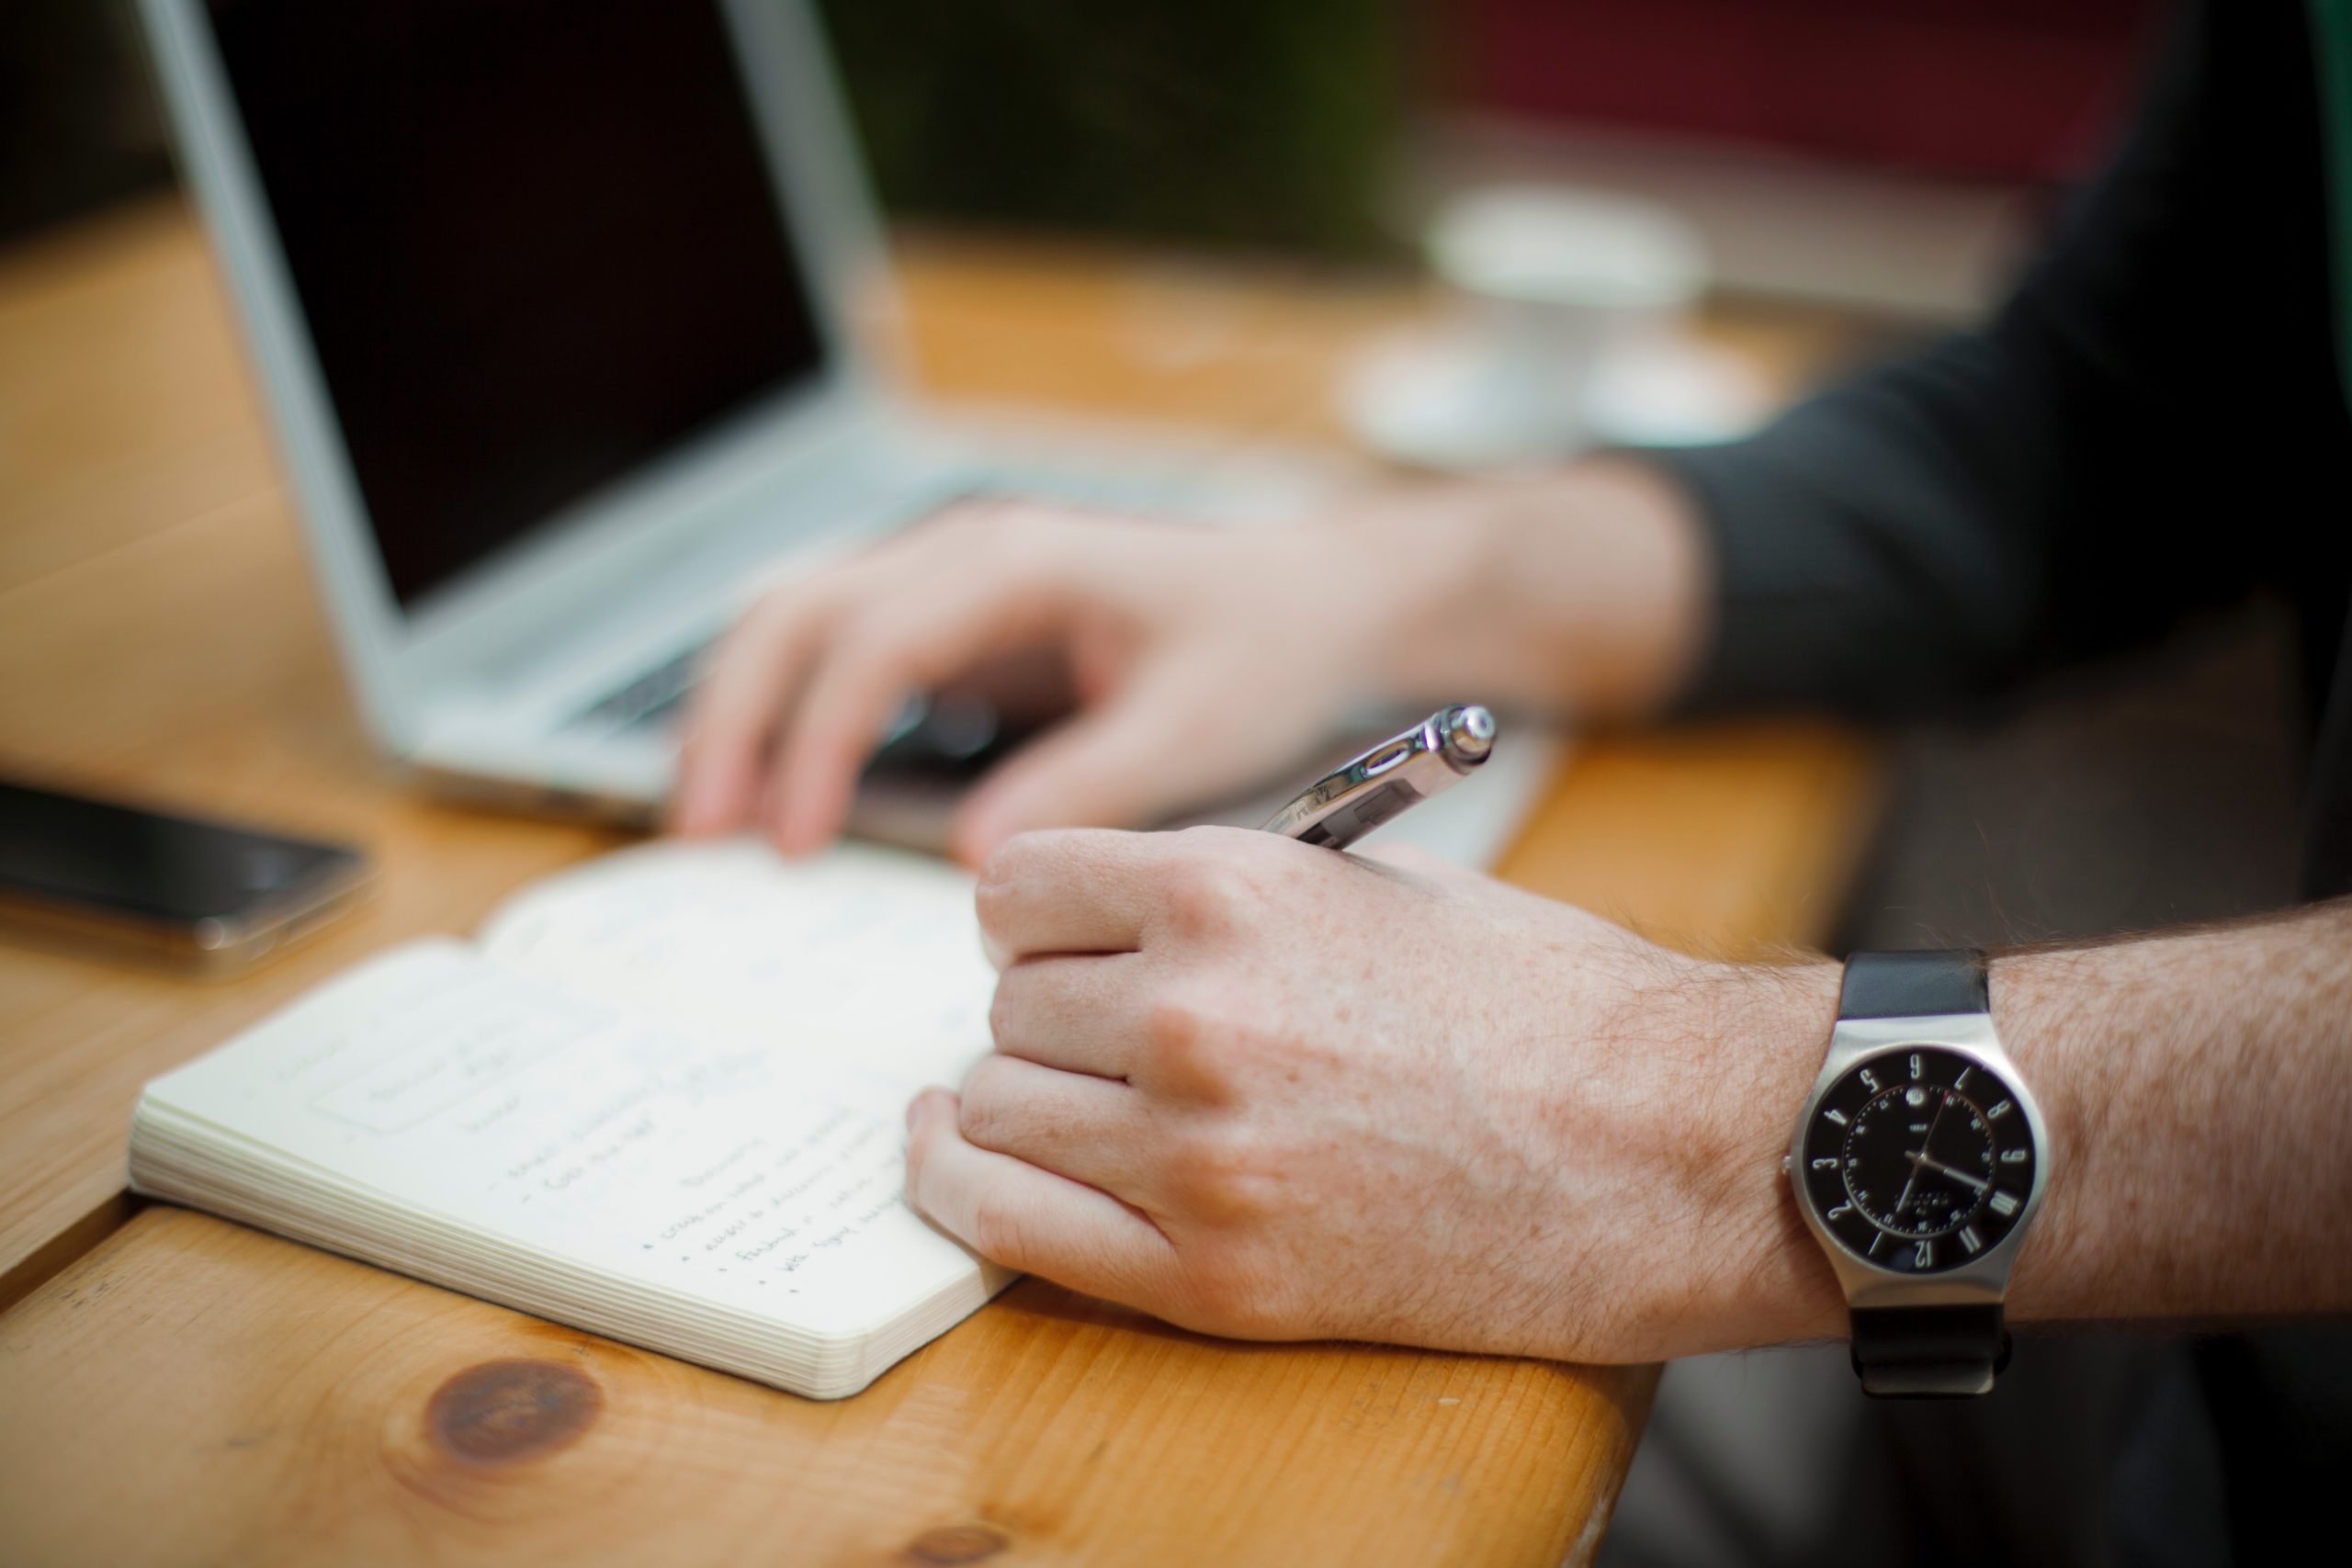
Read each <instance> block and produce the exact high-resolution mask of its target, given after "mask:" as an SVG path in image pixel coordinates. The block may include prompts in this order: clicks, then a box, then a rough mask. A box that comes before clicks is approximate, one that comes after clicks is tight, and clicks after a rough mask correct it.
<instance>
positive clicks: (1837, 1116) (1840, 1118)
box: [1823, 1111, 1846, 1127]
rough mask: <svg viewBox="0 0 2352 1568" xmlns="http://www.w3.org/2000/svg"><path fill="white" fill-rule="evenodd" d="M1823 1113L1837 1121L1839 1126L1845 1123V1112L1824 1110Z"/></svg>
mask: <svg viewBox="0 0 2352 1568" xmlns="http://www.w3.org/2000/svg"><path fill="white" fill-rule="evenodd" d="M1823 1114H1824V1115H1826V1116H1827V1117H1828V1118H1829V1119H1830V1120H1831V1121H1832V1122H1837V1123H1838V1125H1839V1126H1840V1127H1843V1126H1844V1125H1845V1124H1846V1113H1845V1112H1844V1111H1824V1112H1823Z"/></svg>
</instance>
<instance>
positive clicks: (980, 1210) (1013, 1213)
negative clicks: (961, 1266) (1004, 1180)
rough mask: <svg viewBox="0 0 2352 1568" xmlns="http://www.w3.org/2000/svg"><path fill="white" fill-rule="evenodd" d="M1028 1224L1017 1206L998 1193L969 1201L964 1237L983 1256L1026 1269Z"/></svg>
mask: <svg viewBox="0 0 2352 1568" xmlns="http://www.w3.org/2000/svg"><path fill="white" fill-rule="evenodd" d="M1028 1231H1029V1225H1028V1222H1027V1217H1026V1215H1025V1214H1024V1213H1023V1210H1022V1207H1021V1205H1020V1204H1019V1203H1018V1202H1017V1201H1014V1200H1012V1199H1011V1198H1008V1197H1006V1196H1005V1195H1004V1194H1002V1193H1001V1192H982V1193H980V1194H979V1195H978V1197H976V1198H975V1199H974V1200H973V1201H972V1234H971V1235H967V1236H966V1237H965V1238H964V1239H965V1240H967V1241H968V1242H970V1243H971V1244H972V1247H973V1249H974V1250H975V1251H977V1252H978V1253H979V1254H980V1255H981V1256H982V1257H983V1258H989V1259H991V1260H993V1261H995V1262H998V1263H1002V1264H1005V1265H1007V1266H1008V1267H1010V1268H1014V1269H1022V1270H1023V1272H1027V1271H1029V1265H1030V1262H1031V1256H1030V1250H1029V1235H1028Z"/></svg>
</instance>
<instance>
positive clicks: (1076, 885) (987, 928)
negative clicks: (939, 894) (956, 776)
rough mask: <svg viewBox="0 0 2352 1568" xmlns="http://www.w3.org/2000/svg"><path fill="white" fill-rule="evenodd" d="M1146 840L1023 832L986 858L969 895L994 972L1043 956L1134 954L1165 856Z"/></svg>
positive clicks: (1080, 832) (1105, 833) (1092, 832)
mask: <svg viewBox="0 0 2352 1568" xmlns="http://www.w3.org/2000/svg"><path fill="white" fill-rule="evenodd" d="M1158 840H1159V835H1155V834H1150V833H1121V832H1114V831H1111V830H1109V829H1100V828H1061V829H1051V830H1048V831H1045V832H1037V833H1023V835H1021V837H1019V838H1017V839H1014V840H1011V841H1009V842H1008V843H1006V844H1005V845H1004V846H1003V847H1002V848H1001V849H999V850H998V851H997V852H996V853H994V854H992V855H990V856H989V861H988V864H987V865H985V866H984V867H982V868H981V871H980V883H979V888H978V893H977V894H976V896H975V906H976V908H978V911H979V919H980V940H981V942H983V943H984V944H985V945H986V947H987V949H988V952H989V958H990V959H991V960H992V961H993V962H994V963H995V964H997V966H998V967H999V968H1002V967H1003V966H1004V965H1006V964H1011V963H1012V962H1014V961H1015V960H1017V959H1022V958H1026V957H1030V956H1032V955H1034V954H1037V953H1132V952H1134V951H1135V950H1136V948H1137V947H1139V946H1140V945H1142V942H1143V931H1144V927H1145V925H1146V924H1147V923H1148V921H1149V920H1150V919H1151V915H1152V901H1153V897H1154V893H1153V889H1154V886H1155V884H1156V881H1157V878H1156V877H1155V876H1154V872H1155V870H1156V869H1157V867H1158V866H1159V863H1160V861H1161V860H1162V858H1163V857H1164V854H1165V851H1164V850H1163V849H1162V848H1161V847H1160V845H1159V841H1158Z"/></svg>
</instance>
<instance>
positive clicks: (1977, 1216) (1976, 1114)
mask: <svg viewBox="0 0 2352 1568" xmlns="http://www.w3.org/2000/svg"><path fill="white" fill-rule="evenodd" d="M1800 1157H1801V1158H1802V1160H1803V1162H1804V1163H1803V1165H1802V1166H1801V1168H1799V1169H1798V1170H1797V1172H1796V1176H1797V1179H1799V1180H1801V1181H1803V1182H1804V1185H1805V1190H1806V1192H1807V1193H1808V1194H1809V1195H1810V1196H1811V1197H1812V1199H1813V1205H1814V1212H1815V1213H1817V1214H1819V1215H1820V1216H1821V1218H1822V1220H1823V1221H1824V1222H1825V1223H1826V1224H1827V1225H1828V1227H1829V1232H1830V1234H1831V1235H1834V1236H1836V1237H1837V1238H1838V1241H1839V1242H1840V1243H1842V1244H1843V1245H1844V1246H1845V1247H1846V1249H1847V1250H1848V1251H1849V1252H1851V1253H1852V1254H1853V1255H1854V1256H1855V1257H1857V1258H1861V1259H1863V1260H1864V1261H1866V1262H1869V1263H1872V1264H1875V1265H1877V1266H1878V1267H1880V1268H1882V1269H1893V1270H1894V1271H1895V1272H1897V1273H1904V1274H1937V1273H1941V1272H1943V1271H1944V1270H1946V1269H1958V1268H1961V1267H1962V1266H1964V1265H1965V1264H1967V1263H1968V1262H1969V1261H1971V1260H1972V1259H1973V1258H1976V1257H1977V1256H1978V1255H1979V1254H1981V1253H1983V1252H1985V1251H1987V1250H1989V1249H1990V1248H1992V1247H1996V1246H1998V1245H1999V1244H2000V1242H2001V1240H2002V1238H2003V1237H2005V1236H2007V1235H2008V1234H2009V1232H2010V1231H2012V1230H2013V1229H2015V1228H2016V1227H2017V1223H2018V1219H2019V1218H2020V1217H2021V1216H2022V1215H2023V1214H2024V1213H2025V1204H2026V1200H2027V1199H2028V1198H2029V1197H2030V1196H2031V1194H2032V1192H2033V1177H2034V1162H2035V1161H2036V1160H2038V1159H2039V1158H2040V1157H2041V1151H2040V1150H2039V1149H2037V1148H2035V1147H2034V1143H2033V1128H2032V1127H2031V1125H2030V1123H2029V1122H2028V1121H2027V1118H2026V1113H2025V1111H2024V1109H2023V1108H2022V1107H2021V1106H2020V1105H2019V1104H2018V1096H2017V1092H2016V1090H2014V1089H2011V1088H2010V1087H2009V1085H2008V1084H2007V1083H2006V1082H2004V1081H2003V1080H2002V1079H2001V1077H1999V1076H1998V1075H1997V1074H1996V1073H1994V1072H1992V1071H1991V1070H1990V1069H1988V1068H1987V1067H1985V1065H1984V1064H1983V1063H1981V1062H1978V1061H1975V1060H1973V1058H1971V1057H1968V1056H1964V1055H1961V1054H1960V1053H1958V1052H1956V1051H1947V1050H1942V1049H1939V1047H1936V1046H1933V1045H1898V1046H1895V1047H1894V1048H1892V1049H1890V1050H1887V1051H1884V1052H1881V1053H1879V1054H1877V1055H1872V1056H1870V1057H1868V1058H1866V1059H1864V1060H1863V1061H1862V1062H1860V1064H1858V1065H1857V1066H1854V1067H1852V1068H1850V1069H1849V1071H1848V1072H1847V1073H1846V1075H1845V1076H1844V1077H1841V1078H1839V1079H1838V1081H1837V1082H1836V1083H1835V1084H1833V1085H1831V1086H1830V1089H1829V1092H1828V1093H1827V1094H1826V1095H1824V1096H1822V1098H1821V1100H1820V1101H1819V1102H1818V1103H1817V1104H1816V1105H1815V1107H1814V1110H1813V1118H1812V1121H1811V1122H1809V1123H1808V1124H1807V1126H1806V1127H1805V1132H1804V1153H1803V1155H1802V1156H1800Z"/></svg>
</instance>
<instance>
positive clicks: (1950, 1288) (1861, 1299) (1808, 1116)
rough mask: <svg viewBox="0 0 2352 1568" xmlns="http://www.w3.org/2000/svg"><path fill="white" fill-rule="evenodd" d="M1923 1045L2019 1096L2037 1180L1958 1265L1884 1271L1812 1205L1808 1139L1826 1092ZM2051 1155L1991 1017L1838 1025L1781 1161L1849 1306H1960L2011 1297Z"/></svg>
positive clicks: (2029, 1093) (2037, 1110) (2037, 1109)
mask: <svg viewBox="0 0 2352 1568" xmlns="http://www.w3.org/2000/svg"><path fill="white" fill-rule="evenodd" d="M1922 1046H1924V1047H1928V1048H1932V1049H1934V1050H1938V1051H1949V1052H1951V1053H1952V1054H1953V1055H1959V1056H1965V1057H1967V1058H1969V1059H1970V1060H1972V1061H1974V1062H1976V1063H1978V1064H1979V1065H1981V1066H1983V1067H1984V1068H1985V1071H1987V1072H1989V1073H1992V1074H1994V1075H1996V1077H1999V1078H2000V1079H2001V1081H2002V1082H2004V1083H2006V1084H2007V1085H2008V1086H2009V1088H2010V1089H2011V1090H2012V1091H2013V1092H2014V1094H2015V1096H2016V1098H2017V1103H2018V1110H2019V1111H2022V1112H2024V1115H2025V1120H2026V1125H2027V1127H2028V1128H2030V1130H2031V1131H2032V1134H2033V1150H2034V1160H2033V1182H2032V1185H2031V1187H2030V1189H2029V1190H2027V1192H2026V1198H2025V1203H2024V1206H2023V1207H2022V1208H2021V1209H2020V1210H2019V1211H2018V1218H2017V1224H2014V1225H2012V1226H2011V1227H2010V1229H2009V1234H2008V1235H2005V1236H2003V1237H2002V1238H2001V1239H2000V1240H1999V1241H1998V1242H1996V1243H1995V1244H1994V1245H1993V1246H1991V1247H1987V1248H1985V1251H1984V1253H1983V1254H1982V1255H1981V1256H1979V1257H1976V1258H1971V1259H1969V1261H1968V1262H1966V1263H1964V1264H1962V1266H1961V1267H1959V1268H1957V1269H1951V1270H1950V1271H1949V1272H1946V1273H1939V1274H1928V1275H1920V1274H1913V1273H1906V1272H1904V1271H1901V1270H1898V1269H1888V1268H1885V1267H1883V1266H1882V1265H1880V1264H1877V1263H1873V1262H1871V1260H1870V1259H1869V1258H1865V1257H1863V1256H1862V1255H1861V1254H1860V1253H1858V1252H1855V1251H1854V1250H1852V1249H1851V1248H1850V1247H1848V1246H1847V1245H1846V1244H1845V1242H1843V1241H1842V1240H1840V1239H1839V1238H1838V1235H1837V1233H1836V1232H1835V1231H1832V1230H1831V1229H1830V1228H1829V1224H1828V1222H1827V1221H1826V1220H1825V1219H1824V1218H1823V1217H1822V1215H1821V1213H1820V1211H1819V1210H1818V1209H1816V1208H1815V1205H1814V1201H1813V1195H1812V1193H1811V1192H1809V1191H1808V1190H1806V1186H1805V1183H1804V1179H1803V1173H1804V1140H1805V1134H1806V1132H1807V1130H1808V1129H1810V1128H1811V1127H1812V1125H1813V1122H1814V1118H1815V1117H1816V1116H1817V1115H1819V1114H1820V1111H1821V1102H1822V1100H1824V1099H1825V1098H1826V1096H1827V1095H1828V1093H1829V1090H1830V1089H1832V1088H1833V1087H1834V1086H1836V1084H1837V1083H1838V1081H1839V1080H1840V1079H1842V1078H1844V1077H1845V1076H1846V1075H1847V1074H1848V1073H1849V1072H1852V1071H1853V1070H1854V1069H1855V1068H1857V1067H1860V1066H1864V1065H1865V1064H1867V1063H1869V1062H1871V1061H1874V1060H1876V1059H1877V1058H1879V1057H1881V1056H1892V1055H1899V1054H1901V1053H1903V1052H1905V1051H1908V1050H1912V1049H1915V1048H1917V1047H1922ZM2051 1155H2052V1150H2051V1147H2050V1134H2049V1132H2048V1130H2047V1128H2046V1127H2045V1126H2044V1125H2043V1122H2042V1120H2041V1104H2040V1103H2039V1102H2038V1101H2036V1100H2035V1099H2034V1097H2033V1090H2032V1089H2031V1087H2030V1086H2029V1085H2028V1084H2027V1083H2026V1081H2025V1079H2024V1077H2021V1076H2020V1075H2019V1074H2018V1066H2017V1063H2016V1062H2014V1061H2012V1060H2011V1059H2010V1057H2009V1054H2008V1053H2007V1051H2005V1050H2003V1049H2002V1047H2001V1037H2000V1036H1999V1035H1998V1034H1996V1032H1994V1029H1993V1019H1992V1015H1991V1014H1989V1013H1981V1012H1964V1013H1948V1014H1939V1015H1936V1016H1932V1017H1920V1018H1851V1019H1840V1020H1838V1025H1837V1027H1836V1028H1834V1029H1832V1030H1831V1031H1830V1032H1829V1051H1828V1055H1826V1056H1825V1057H1824V1058H1823V1059H1822V1064H1821V1072H1820V1074H1819V1076H1818V1077H1815V1079H1814V1081H1813V1089H1812V1091H1811V1092H1810V1093H1808V1094H1807V1095H1806V1096H1805V1099H1804V1110H1803V1111H1800V1112H1799V1113H1798V1115H1797V1121H1796V1128H1795V1131H1794V1132H1792V1134H1790V1137H1789V1152H1788V1154H1787V1155H1786V1156H1784V1157H1783V1158H1782V1160H1781V1174H1782V1175H1783V1177H1784V1178H1785V1179H1787V1181H1788V1183H1789V1190H1790V1191H1792V1193H1794V1194H1795V1196H1796V1201H1797V1212H1798V1213H1801V1214H1803V1215H1804V1223H1805V1228H1806V1229H1808V1230H1810V1231H1812V1232H1813V1237H1814V1240H1815V1242H1817V1243H1819V1244H1820V1247H1821V1249H1822V1251H1823V1252H1824V1253H1825V1254H1826V1255H1827V1257H1828V1258H1829V1266H1830V1267H1831V1268H1832V1269H1835V1270H1836V1271H1837V1274H1838V1287H1839V1288H1840V1289H1841V1290H1843V1291H1844V1292H1845V1293H1846V1304H1847V1306H1848V1307H1849V1308H1853V1307H1915V1306H1960V1305H1970V1304H1981V1303H1997V1302H1999V1301H2001V1300H2002V1299H2003V1298H2004V1297H2005V1296H2006V1295H2007V1292H2008V1285H2009V1272H2010V1270H2011V1269H2013V1268H2014V1267H2015V1266H2016V1263H2017V1255H2018V1247H2021V1246H2022V1245H2024V1242H2025V1238H2026V1235H2027V1233H2028V1232H2029V1231H2030V1230H2031V1229H2032V1228H2033V1221H2034V1216H2035V1215H2036V1214H2038V1213H2041V1199H2042V1194H2043V1193H2044V1191H2045V1190H2047V1189H2048V1187H2049V1185H2050V1161H2051Z"/></svg>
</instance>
